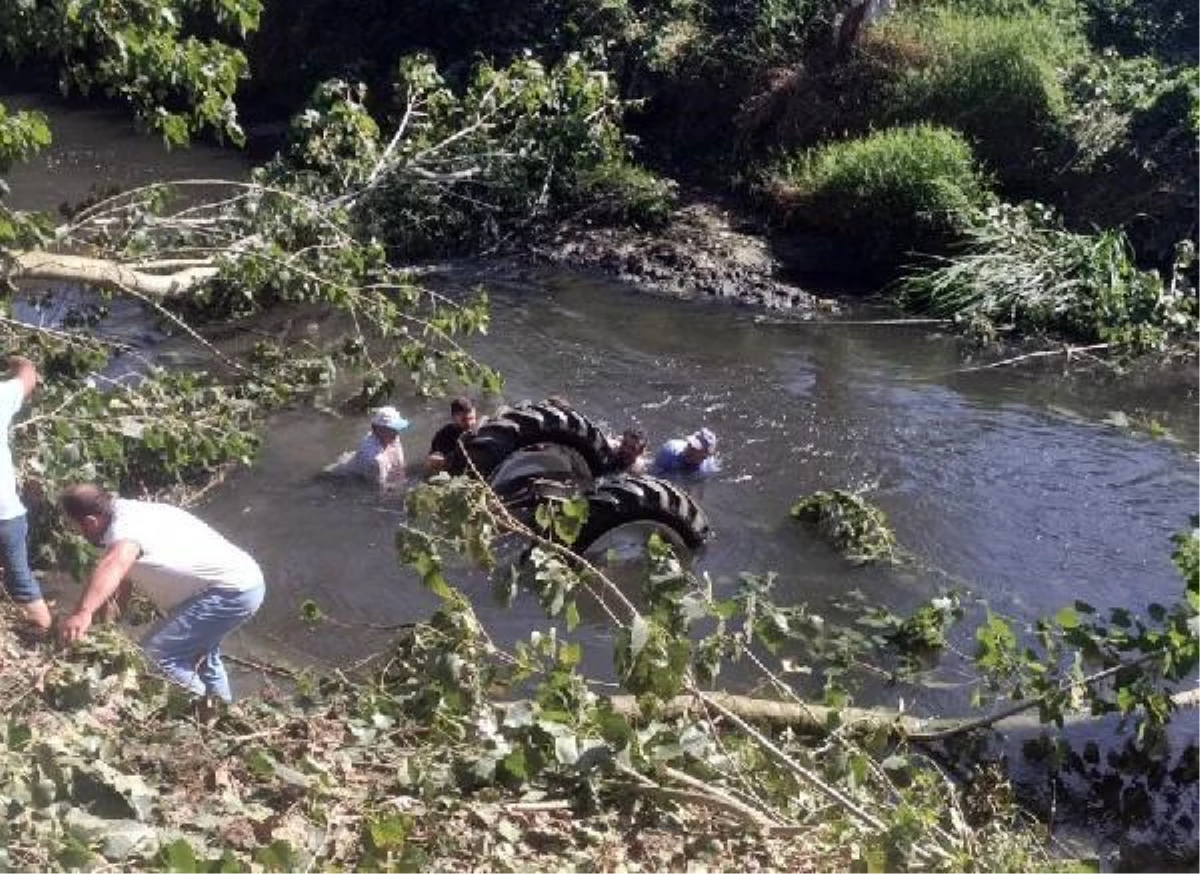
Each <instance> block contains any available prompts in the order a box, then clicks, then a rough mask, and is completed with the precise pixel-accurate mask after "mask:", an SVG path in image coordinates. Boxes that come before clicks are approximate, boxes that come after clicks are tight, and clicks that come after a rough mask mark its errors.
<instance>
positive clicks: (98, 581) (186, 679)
mask: <svg viewBox="0 0 1200 874" xmlns="http://www.w3.org/2000/svg"><path fill="white" fill-rule="evenodd" d="M59 505H60V506H61V507H62V510H63V513H64V515H65V516H66V517H67V519H68V520H69V521H70V523H71V525H72V526H73V527H74V528H75V529H76V530H78V531H79V533H81V534H82V535H83V536H84V537H86V538H87V539H88V541H89V542H90V543H92V544H93V545H95V546H99V547H103V548H104V554H103V555H102V556H101V557H100V561H99V563H98V564H97V565H96V569H95V570H94V571H93V572H92V575H91V578H90V579H89V580H88V581H87V583H86V584H85V585H84V588H83V594H82V595H81V596H80V598H79V604H78V605H77V606H76V608H75V612H74V613H72V614H71V615H70V616H68V617H66V618H65V619H63V620H62V621H61V622H60V623H59V629H58V631H59V636H60V637H61V639H62V640H63V642H64V643H71V642H74V641H76V640H79V639H80V638H81V637H83V635H84V634H86V633H87V630H88V628H89V627H90V626H91V624H92V615H93V614H94V613H95V612H96V611H97V610H99V609H100V608H101V607H102V606H103V605H104V604H105V603H106V602H107V601H108V600H109V599H110V598H112V597H113V596H114V595H116V596H118V598H119V599H125V598H127V597H128V594H129V589H128V585H129V582H132V583H133V584H134V585H136V586H137V587H138V589H139V590H141V591H142V593H143V594H145V595H146V596H147V597H149V598H150V600H151V601H153V602H154V603H155V605H156V606H157V607H158V608H159V609H160V610H162V611H164V612H166V613H167V614H168V615H167V619H166V620H165V621H164V622H163V624H162V626H161V627H159V628H158V629H157V630H156V631H155V632H154V633H153V634H151V635H150V636H149V637H148V638H146V640H145V641H144V642H143V643H142V646H143V649H144V650H145V652H146V657H147V658H148V659H149V660H150V661H151V662H152V663H153V664H154V665H155V666H156V667H157V668H158V669H159V670H160V671H162V672H163V673H164V674H165V675H166V676H167V677H168V679H170V680H172V681H173V682H175V683H178V684H179V685H181V686H184V687H185V688H187V689H190V690H191V691H193V692H195V693H196V694H197V695H208V696H213V697H216V698H220V699H222V700H224V701H229V700H230V699H231V697H232V695H231V693H230V689H229V677H228V676H227V675H226V673H225V667H224V665H223V664H222V663H221V650H220V647H221V641H222V640H224V639H225V637H226V636H227V635H228V634H229V633H230V632H232V631H233V630H234V629H236V628H237V627H238V626H240V625H241V624H242V623H244V622H246V621H247V620H248V619H250V617H251V616H253V615H254V614H255V612H256V611H257V610H258V608H259V606H260V605H261V604H262V600H263V594H264V591H265V586H264V584H263V575H262V571H261V570H260V569H259V567H258V564H257V563H256V562H255V561H254V559H253V558H251V557H250V556H249V555H248V554H247V553H245V552H243V551H242V550H241V549H239V548H238V547H236V546H234V545H233V544H232V543H230V542H229V541H228V540H226V539H225V538H224V537H222V536H221V535H220V534H218V533H217V532H216V531H215V530H213V529H212V528H210V527H209V526H208V525H207V524H206V523H205V522H202V521H201V520H200V519H197V518H196V517H195V516H193V515H192V514H191V513H188V512H187V511H186V510H181V509H179V508H178V507H172V506H171V505H169V504H156V503H151V502H149V501H128V500H124V499H122V498H115V497H113V496H112V495H110V494H109V493H108V492H106V491H104V489H102V488H100V487H99V486H95V485H88V484H83V485H73V486H69V487H68V488H66V489H65V490H64V491H63V493H62V494H61V495H60V496H59Z"/></svg>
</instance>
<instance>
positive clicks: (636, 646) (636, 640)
mask: <svg viewBox="0 0 1200 874" xmlns="http://www.w3.org/2000/svg"><path fill="white" fill-rule="evenodd" d="M649 642H650V623H649V622H647V621H646V620H645V618H644V617H642V616H640V615H639V616H635V617H633V624H632V625H631V626H630V628H629V655H630V658H631V659H632V660H636V659H637V657H638V654H639V653H641V651H642V650H643V649H645V648H646V644H647V643H649Z"/></svg>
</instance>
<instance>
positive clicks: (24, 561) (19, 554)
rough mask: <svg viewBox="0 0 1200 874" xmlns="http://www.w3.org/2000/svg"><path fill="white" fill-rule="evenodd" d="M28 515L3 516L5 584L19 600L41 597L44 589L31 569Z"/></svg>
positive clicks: (0, 556)
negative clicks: (8, 517) (4, 517)
mask: <svg viewBox="0 0 1200 874" xmlns="http://www.w3.org/2000/svg"><path fill="white" fill-rule="evenodd" d="M28 540H29V519H28V517H26V515H25V514H24V513H22V514H21V515H20V516H16V517H14V518H12V519H0V563H3V564H4V587H5V588H6V589H8V594H9V595H11V596H12V599H13V600H14V601H16V602H17V603H18V604H28V603H30V602H32V601H40V600H42V589H41V587H40V586H38V584H37V580H35V579H34V578H33V571H31V570H30V569H29V546H28V542H27V541H28Z"/></svg>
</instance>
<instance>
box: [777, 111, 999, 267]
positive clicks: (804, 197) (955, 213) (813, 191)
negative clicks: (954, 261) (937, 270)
mask: <svg viewBox="0 0 1200 874" xmlns="http://www.w3.org/2000/svg"><path fill="white" fill-rule="evenodd" d="M769 191H770V192H771V193H772V196H773V198H774V200H775V202H776V204H777V206H779V207H780V208H781V209H782V211H783V212H784V214H785V215H786V216H787V217H788V218H789V219H790V220H791V221H793V222H796V223H798V224H801V225H804V226H807V227H809V228H811V229H813V230H817V231H819V232H823V233H829V234H832V235H835V236H839V237H842V238H843V239H844V241H845V242H846V243H848V244H849V245H852V246H854V247H855V258H856V259H857V260H858V261H859V262H860V263H862V264H863V265H864V266H866V267H867V268H868V269H870V270H872V271H881V270H887V269H891V268H894V267H895V266H897V265H898V264H899V263H901V262H902V261H903V260H904V259H905V257H906V256H907V255H908V254H909V253H911V252H941V251H944V250H945V248H946V247H947V245H949V244H950V243H951V242H953V241H954V240H956V239H958V238H959V236H960V235H961V233H962V232H963V230H965V228H966V227H967V224H968V221H969V219H968V217H969V216H970V215H971V214H972V213H973V212H975V211H976V210H978V209H980V208H981V207H983V206H985V205H986V204H987V203H988V202H989V200H990V197H991V195H990V193H989V191H988V186H987V182H986V180H985V177H984V176H983V175H982V174H981V173H980V171H979V170H978V168H977V167H976V164H975V160H974V158H973V157H972V155H971V148H970V146H968V145H967V143H966V141H965V140H964V139H963V138H962V137H961V136H960V135H959V134H957V133H955V132H954V131H950V130H946V129H945V128H938V127H934V126H931V125H916V126H913V127H904V128H895V129H892V130H887V131H883V132H880V133H876V134H872V135H871V136H869V137H866V138H864V139H859V140H851V141H847V142H840V143H830V144H827V145H824V146H821V147H818V148H816V149H811V150H809V151H806V152H804V153H802V154H801V155H800V156H799V157H797V158H795V159H793V160H791V161H789V162H786V163H785V164H784V165H783V166H782V167H781V168H780V169H779V171H778V172H777V173H776V174H775V176H774V177H773V178H772V180H771V182H770V183H769Z"/></svg>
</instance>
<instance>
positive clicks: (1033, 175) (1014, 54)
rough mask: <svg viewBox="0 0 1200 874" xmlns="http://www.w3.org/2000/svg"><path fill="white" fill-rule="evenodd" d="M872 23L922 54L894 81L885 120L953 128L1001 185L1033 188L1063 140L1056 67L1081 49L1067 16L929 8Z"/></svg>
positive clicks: (1064, 110) (1064, 107) (1062, 99)
mask: <svg viewBox="0 0 1200 874" xmlns="http://www.w3.org/2000/svg"><path fill="white" fill-rule="evenodd" d="M881 27H882V29H883V30H884V32H886V33H889V34H890V37H891V38H892V39H910V40H913V41H915V42H917V43H919V44H921V45H923V46H924V47H925V49H926V52H927V57H926V60H925V63H924V64H922V65H920V66H917V67H913V68H911V69H909V70H908V71H907V72H906V74H905V75H904V76H903V77H902V79H901V80H900V82H899V83H898V84H897V86H896V88H895V91H894V95H893V103H892V109H891V112H890V115H889V120H890V122H891V123H893V124H895V123H908V122H912V121H916V120H926V121H930V122H934V123H937V124H942V125H946V126H948V127H952V128H955V129H956V130H959V131H961V132H962V133H963V134H965V135H966V136H967V137H968V138H969V140H970V141H971V143H972V145H973V146H974V148H975V154H976V155H977V156H978V157H979V159H980V160H981V161H982V162H983V163H984V164H985V165H986V166H988V167H989V168H990V169H992V170H994V171H995V172H996V173H997V175H998V177H999V179H1000V182H1001V183H1002V184H1003V185H1004V187H1005V188H1006V189H1008V191H1009V192H1010V193H1011V192H1020V193H1028V192H1030V191H1037V190H1038V187H1039V186H1038V183H1039V182H1040V181H1041V179H1042V178H1043V177H1044V175H1045V173H1046V170H1047V168H1049V167H1051V166H1053V163H1054V160H1055V159H1056V157H1057V155H1058V154H1059V153H1060V151H1061V149H1062V148H1063V145H1064V143H1065V140H1066V137H1065V128H1066V121H1067V118H1068V103H1067V100H1066V96H1065V93H1064V89H1063V85H1062V82H1061V74H1060V72H1059V71H1060V69H1062V68H1064V67H1065V66H1066V65H1067V64H1069V63H1070V62H1071V61H1072V60H1073V59H1078V58H1081V57H1084V56H1085V55H1086V52H1087V47H1086V44H1085V43H1084V41H1083V39H1082V37H1081V36H1080V34H1079V32H1078V30H1077V29H1076V28H1074V27H1072V25H1071V23H1070V21H1069V20H1066V19H1064V18H1063V17H1061V16H1058V17H1053V16H1051V15H1045V14H1039V13H1033V12H1028V13H1025V14H1023V15H1020V16H1011V17H1010V16H1001V15H980V14H974V13H970V12H964V11H961V10H958V9H954V8H932V9H922V10H919V11H918V12H917V13H915V14H911V15H908V16H897V18H896V20H894V21H885V22H884V23H883V24H882V25H881Z"/></svg>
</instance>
